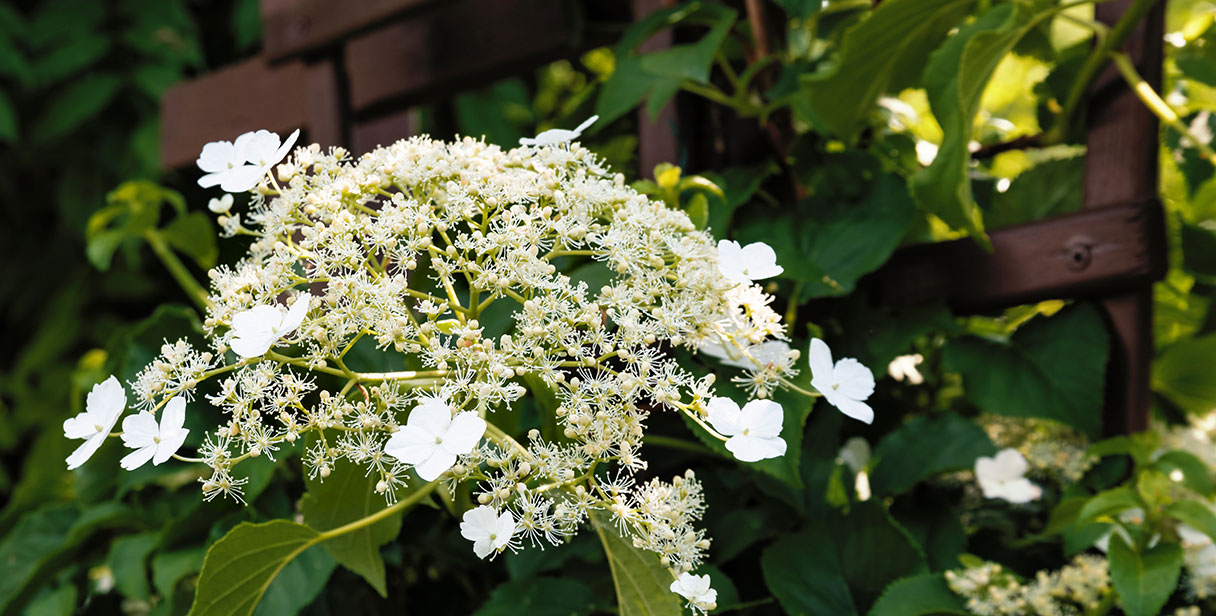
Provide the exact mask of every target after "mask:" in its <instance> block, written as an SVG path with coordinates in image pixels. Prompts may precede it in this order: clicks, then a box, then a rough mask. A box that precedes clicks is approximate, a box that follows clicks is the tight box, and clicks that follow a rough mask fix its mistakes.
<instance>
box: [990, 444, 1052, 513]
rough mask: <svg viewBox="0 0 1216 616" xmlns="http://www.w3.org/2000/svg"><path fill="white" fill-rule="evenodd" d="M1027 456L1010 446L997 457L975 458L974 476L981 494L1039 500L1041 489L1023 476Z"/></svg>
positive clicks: (1019, 502)
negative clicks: (982, 492) (981, 491)
mask: <svg viewBox="0 0 1216 616" xmlns="http://www.w3.org/2000/svg"><path fill="white" fill-rule="evenodd" d="M1026 468H1027V465H1026V458H1024V457H1022V454H1020V453H1018V450H1016V449H1013V448H1009V449H1002V450H1001V451H999V452H997V454H996V457H994V458H989V457H986V456H981V457H979V458H976V460H975V480H976V481H977V482H978V483H979V484H980V489H981V490H983V491H984V498H999V499H1003V500H1007V501H1009V502H1011V503H1018V504H1021V503H1029V502H1030V501H1032V500H1038V498H1039V497H1040V496H1042V495H1043V490H1042V489H1041V488H1039V486H1036V485H1034V484H1033V483H1031V482H1030V480H1029V479H1027V478H1026Z"/></svg>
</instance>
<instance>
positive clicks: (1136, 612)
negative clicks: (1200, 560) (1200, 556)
mask: <svg viewBox="0 0 1216 616" xmlns="http://www.w3.org/2000/svg"><path fill="white" fill-rule="evenodd" d="M1108 556H1109V557H1110V579H1111V582H1113V583H1114V585H1115V591H1116V592H1118V593H1119V599H1121V600H1122V603H1123V612H1124V613H1125V614H1127V616H1156V615H1157V614H1159V613H1160V612H1161V608H1162V607H1164V606H1165V602H1166V601H1167V600H1169V598H1170V595H1172V594H1174V588H1175V587H1176V586H1177V585H1178V574H1179V573H1180V572H1181V571H1182V548H1181V547H1179V546H1178V544H1177V543H1160V544H1157V545H1156V546H1154V547H1152V548H1148V549H1146V550H1144V551H1143V552H1139V553H1137V552H1135V551H1133V550H1132V549H1131V548H1130V547H1128V545H1127V543H1126V542H1125V541H1124V540H1123V538H1122V537H1120V536H1119V535H1118V534H1114V535H1111V538H1110V552H1109V554H1108Z"/></svg>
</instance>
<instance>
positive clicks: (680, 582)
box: [670, 571, 718, 611]
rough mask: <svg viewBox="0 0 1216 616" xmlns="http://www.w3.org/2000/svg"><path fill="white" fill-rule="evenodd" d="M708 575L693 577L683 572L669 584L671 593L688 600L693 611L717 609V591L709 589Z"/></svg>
mask: <svg viewBox="0 0 1216 616" xmlns="http://www.w3.org/2000/svg"><path fill="white" fill-rule="evenodd" d="M709 584H710V580H709V576H708V575H693V574H691V573H688V572H687V571H685V572H684V573H681V574H680V577H679V578H677V579H676V581H674V582H672V583H671V587H670V588H671V592H674V593H676V594H677V595H680V596H681V597H684V598H685V599H687V600H688V603H689V604H690V605H691V607H693V608H694V609H700V610H703V611H709V610H712V609H714V608H715V607H717V606H718V605H717V601H718V591H716V590H714V589H713V588H710V587H709Z"/></svg>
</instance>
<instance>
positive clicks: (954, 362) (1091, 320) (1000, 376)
mask: <svg viewBox="0 0 1216 616" xmlns="http://www.w3.org/2000/svg"><path fill="white" fill-rule="evenodd" d="M1108 353H1109V342H1108V340H1107V334H1106V326H1105V324H1104V323H1103V321H1102V317H1101V316H1100V315H1099V314H1098V311H1097V310H1096V309H1095V308H1094V307H1093V306H1090V305H1089V304H1074V305H1072V306H1070V307H1068V308H1065V309H1064V310H1061V311H1060V312H1058V313H1056V314H1055V315H1053V316H1050V317H1043V316H1039V317H1035V318H1034V319H1033V320H1031V321H1030V322H1029V323H1027V324H1025V325H1023V326H1021V327H1019V328H1018V330H1017V331H1016V332H1014V334H1013V336H1012V337H1011V338H1010V339H1009V341H1007V342H997V341H994V340H989V339H982V338H977V337H964V338H959V339H956V340H954V341H952V342H951V343H950V344H949V345H947V347H946V350H945V364H946V369H947V370H948V371H950V372H957V373H959V374H961V375H962V376H963V386H964V388H965V389H966V392H967V398H968V399H969V400H971V402H972V403H974V404H975V405H976V406H977V407H979V408H980V410H982V411H985V412H988V413H997V414H1000V415H1008V416H1011V417H1044V418H1047V419H1054V420H1056V421H1061V422H1063V423H1066V424H1068V425H1070V426H1073V427H1075V428H1077V429H1079V430H1081V431H1083V432H1085V433H1086V434H1087V435H1089V437H1090V438H1096V437H1097V436H1098V435H1099V434H1100V433H1101V428H1102V425H1101V422H1102V393H1103V392H1102V387H1103V382H1104V380H1105V376H1106V359H1107V356H1108Z"/></svg>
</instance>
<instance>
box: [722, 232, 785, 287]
mask: <svg viewBox="0 0 1216 616" xmlns="http://www.w3.org/2000/svg"><path fill="white" fill-rule="evenodd" d="M718 271H720V272H722V275H723V276H726V278H727V279H728V280H730V281H731V282H733V283H735V284H750V283H751V282H752V281H753V280H763V279H765V278H771V277H773V276H776V275H778V274H780V273H781V272H784V271H785V268H783V267H781V266H780V265H777V253H775V252H773V248H772V246H769V245H768V244H765V243H764V242H753V243H751V244H748V245H747V246H739V242H734V241H731V240H719V241H718Z"/></svg>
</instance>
